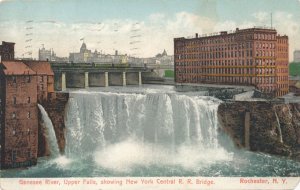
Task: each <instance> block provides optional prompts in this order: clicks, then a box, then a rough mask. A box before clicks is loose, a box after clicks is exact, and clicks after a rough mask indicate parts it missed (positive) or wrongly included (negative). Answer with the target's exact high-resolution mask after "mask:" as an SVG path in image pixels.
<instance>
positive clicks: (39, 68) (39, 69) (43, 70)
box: [24, 61, 54, 75]
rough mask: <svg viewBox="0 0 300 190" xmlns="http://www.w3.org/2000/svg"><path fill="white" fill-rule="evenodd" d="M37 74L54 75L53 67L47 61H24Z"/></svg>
mask: <svg viewBox="0 0 300 190" xmlns="http://www.w3.org/2000/svg"><path fill="white" fill-rule="evenodd" d="M24 63H25V64H26V65H27V66H28V67H30V68H31V69H32V70H33V71H34V72H36V73H37V74H42V75H54V73H53V70H52V68H51V65H50V63H49V62H47V61H24Z"/></svg>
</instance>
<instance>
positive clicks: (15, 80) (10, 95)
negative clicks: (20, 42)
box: [0, 61, 38, 169]
mask: <svg viewBox="0 0 300 190" xmlns="http://www.w3.org/2000/svg"><path fill="white" fill-rule="evenodd" d="M0 72H1V73H0V78H1V79H0V81H1V88H0V102H1V106H0V107H1V112H0V113H1V115H0V123H1V127H0V131H1V169H5V168H17V167H25V166H30V165H33V164H36V162H37V147H38V114H37V113H38V110H37V109H38V108H37V90H36V87H37V76H36V73H35V72H34V71H33V70H31V69H30V68H29V67H28V66H26V65H25V64H24V63H22V62H20V61H2V63H1V71H0Z"/></svg>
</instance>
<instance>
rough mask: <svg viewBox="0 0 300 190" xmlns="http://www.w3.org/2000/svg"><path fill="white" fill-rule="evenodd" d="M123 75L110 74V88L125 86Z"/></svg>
mask: <svg viewBox="0 0 300 190" xmlns="http://www.w3.org/2000/svg"><path fill="white" fill-rule="evenodd" d="M122 76H123V73H121V72H119V73H117V72H116V73H109V74H108V83H109V86H123V78H122Z"/></svg>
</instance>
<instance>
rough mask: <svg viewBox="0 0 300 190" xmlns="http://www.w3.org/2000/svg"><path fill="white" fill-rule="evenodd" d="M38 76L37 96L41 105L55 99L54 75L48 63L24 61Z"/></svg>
mask: <svg viewBox="0 0 300 190" xmlns="http://www.w3.org/2000/svg"><path fill="white" fill-rule="evenodd" d="M24 63H25V64H26V65H27V66H28V67H30V68H31V69H32V70H33V71H34V72H36V74H37V96H38V102H39V103H40V104H41V103H43V102H45V101H47V100H48V99H53V98H55V93H54V73H53V71H52V69H51V65H50V63H49V62H47V61H24Z"/></svg>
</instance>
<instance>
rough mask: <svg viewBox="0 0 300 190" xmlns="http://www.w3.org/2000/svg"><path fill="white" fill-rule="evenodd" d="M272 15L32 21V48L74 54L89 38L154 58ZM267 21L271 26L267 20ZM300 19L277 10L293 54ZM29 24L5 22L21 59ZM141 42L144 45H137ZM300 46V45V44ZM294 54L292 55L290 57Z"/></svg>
mask: <svg viewBox="0 0 300 190" xmlns="http://www.w3.org/2000/svg"><path fill="white" fill-rule="evenodd" d="M268 15H269V14H268V13H266V12H257V13H253V14H252V16H253V17H252V18H251V19H249V20H245V21H243V22H236V21H234V20H226V21H218V20H215V19H212V18H209V17H204V16H201V15H198V14H193V13H188V12H178V13H176V14H175V15H173V16H172V17H170V16H166V15H165V14H163V13H155V14H152V15H149V17H148V18H147V19H145V20H144V21H138V20H133V19H106V20H103V21H101V23H98V22H74V23H65V22H60V21H56V20H43V21H38V22H36V21H34V22H33V23H32V27H33V31H32V33H33V35H32V50H33V52H34V57H37V52H38V49H39V48H40V47H41V44H45V47H46V48H47V49H50V48H53V49H54V51H55V52H56V53H57V55H59V56H69V52H78V51H79V48H80V46H81V43H82V41H80V40H79V39H81V38H83V37H84V38H85V42H86V44H87V48H88V49H91V50H95V49H97V50H98V51H101V50H102V52H105V53H114V51H115V50H116V49H117V50H119V52H120V53H124V54H125V53H127V54H130V55H132V54H137V55H138V56H140V57H151V56H154V55H156V54H157V53H159V52H162V51H163V49H166V50H167V53H168V54H173V38H175V37H188V36H191V35H192V36H194V34H195V33H199V35H201V34H206V33H207V34H209V33H212V32H220V31H224V30H225V31H230V30H235V28H237V27H238V28H241V29H242V28H249V27H253V26H257V25H268V22H267V19H268ZM264 23H265V24H264ZM299 23H300V22H299V19H298V20H297V18H295V17H294V15H292V14H290V13H287V12H274V14H273V26H274V27H275V28H276V29H277V31H278V33H280V34H287V35H288V36H289V39H290V50H291V51H290V56H292V50H294V49H295V48H300V47H299V44H296V42H297V41H298V42H299V41H300V39H299V37H300V25H299ZM27 25H28V24H26V23H25V22H16V21H15V22H12V21H1V22H0V28H1V30H0V36H1V39H0V41H1V40H4V41H13V42H16V55H17V56H19V57H21V56H22V54H23V53H24V52H25V50H24V49H25V46H26V43H25V40H26V36H25V34H26V33H28V31H26V27H27ZM133 41H136V42H138V43H134V44H132V43H131V42H133ZM297 45H298V47H297ZM135 48H137V49H136V50H134V51H133V50H132V49H135ZM290 58H291V57H290Z"/></svg>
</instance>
